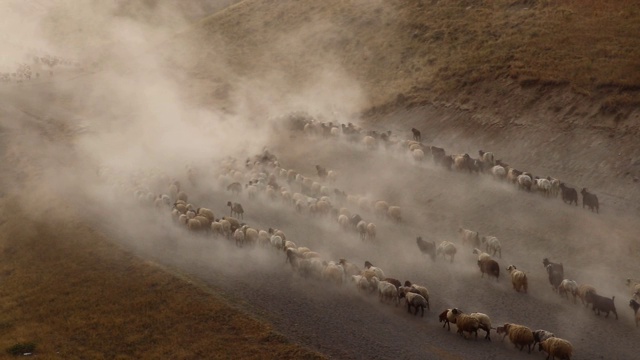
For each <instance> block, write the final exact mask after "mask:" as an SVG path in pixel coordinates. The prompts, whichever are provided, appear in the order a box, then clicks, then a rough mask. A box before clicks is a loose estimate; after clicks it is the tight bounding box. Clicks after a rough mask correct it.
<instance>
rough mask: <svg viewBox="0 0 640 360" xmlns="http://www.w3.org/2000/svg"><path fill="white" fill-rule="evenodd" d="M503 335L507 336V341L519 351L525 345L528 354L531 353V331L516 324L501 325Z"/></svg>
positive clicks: (532, 340)
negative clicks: (518, 348)
mask: <svg viewBox="0 0 640 360" xmlns="http://www.w3.org/2000/svg"><path fill="white" fill-rule="evenodd" d="M503 328H504V331H505V333H506V334H507V335H508V336H509V340H510V341H511V343H512V344H513V345H514V346H515V347H516V348H517V347H518V345H519V346H520V351H522V349H523V348H524V346H525V345H526V346H527V348H528V350H529V353H531V345H533V342H534V341H535V340H534V338H533V331H531V329H529V328H528V327H526V326H524V325H518V324H509V323H507V324H504V325H503Z"/></svg>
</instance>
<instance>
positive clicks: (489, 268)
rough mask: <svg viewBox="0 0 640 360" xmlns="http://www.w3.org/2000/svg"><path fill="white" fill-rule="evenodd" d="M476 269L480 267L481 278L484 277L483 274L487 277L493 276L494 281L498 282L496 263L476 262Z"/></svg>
mask: <svg viewBox="0 0 640 360" xmlns="http://www.w3.org/2000/svg"><path fill="white" fill-rule="evenodd" d="M478 267H480V272H482V277H484V274H487V275H489V276H495V277H496V281H499V280H500V265H499V264H498V262H497V261H495V260H493V259H484V260H482V261H481V260H478Z"/></svg>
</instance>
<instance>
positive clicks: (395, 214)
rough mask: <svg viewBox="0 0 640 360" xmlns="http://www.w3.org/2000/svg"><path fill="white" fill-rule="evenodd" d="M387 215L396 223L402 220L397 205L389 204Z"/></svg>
mask: <svg viewBox="0 0 640 360" xmlns="http://www.w3.org/2000/svg"><path fill="white" fill-rule="evenodd" d="M387 216H388V217H389V218H390V219H391V220H393V221H395V222H396V223H399V222H400V221H402V211H401V210H400V207H399V206H389V208H388V209H387Z"/></svg>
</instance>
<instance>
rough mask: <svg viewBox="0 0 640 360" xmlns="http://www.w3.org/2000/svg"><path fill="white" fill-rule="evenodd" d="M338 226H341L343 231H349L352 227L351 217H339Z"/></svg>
mask: <svg viewBox="0 0 640 360" xmlns="http://www.w3.org/2000/svg"><path fill="white" fill-rule="evenodd" d="M338 224H339V225H340V227H341V228H342V230H345V231H346V230H349V228H350V227H351V223H350V222H349V217H347V216H346V215H340V216H338Z"/></svg>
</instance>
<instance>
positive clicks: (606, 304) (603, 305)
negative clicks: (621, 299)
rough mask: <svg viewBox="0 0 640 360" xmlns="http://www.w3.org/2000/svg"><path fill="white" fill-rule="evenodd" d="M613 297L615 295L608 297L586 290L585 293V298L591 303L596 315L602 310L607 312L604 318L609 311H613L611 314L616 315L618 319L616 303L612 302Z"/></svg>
mask: <svg viewBox="0 0 640 360" xmlns="http://www.w3.org/2000/svg"><path fill="white" fill-rule="evenodd" d="M615 299H616V297H615V296H614V297H612V298H611V299H609V298H607V297H604V296H601V295H598V294H596V293H594V292H587V293H586V294H585V300H586V301H587V302H590V303H592V304H593V305H592V307H591V309H592V310H593V312H594V313H596V315H600V312H603V313H607V315H605V318H608V317H609V313H610V312H613V314H614V315H615V316H616V320H618V312H617V311H616V305H615V303H614V301H615Z"/></svg>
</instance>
